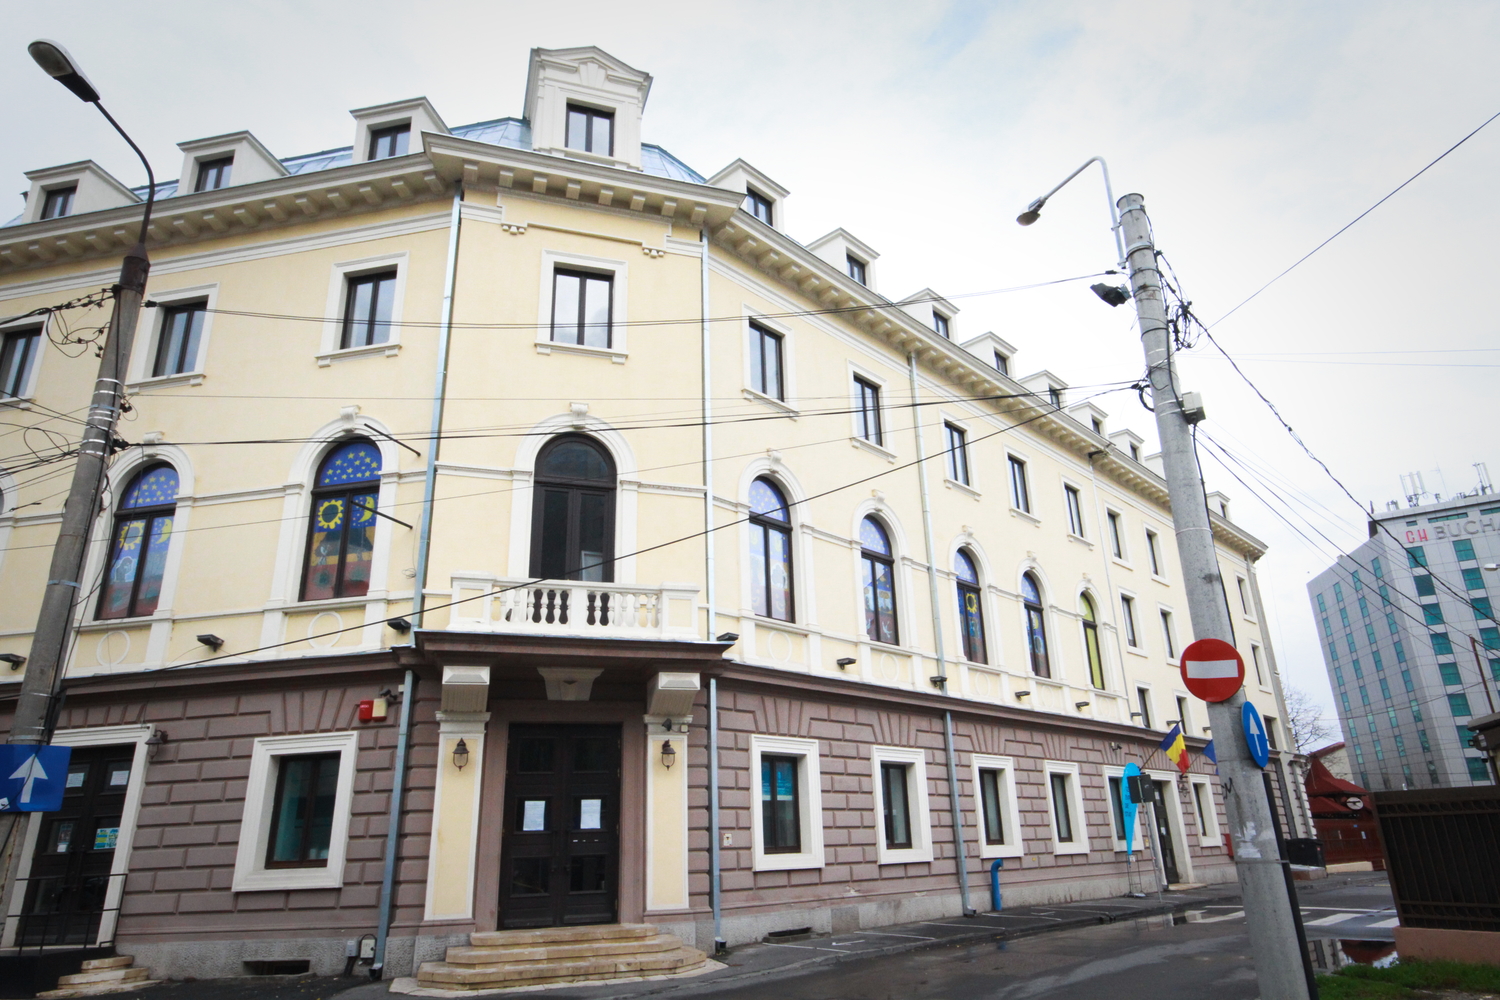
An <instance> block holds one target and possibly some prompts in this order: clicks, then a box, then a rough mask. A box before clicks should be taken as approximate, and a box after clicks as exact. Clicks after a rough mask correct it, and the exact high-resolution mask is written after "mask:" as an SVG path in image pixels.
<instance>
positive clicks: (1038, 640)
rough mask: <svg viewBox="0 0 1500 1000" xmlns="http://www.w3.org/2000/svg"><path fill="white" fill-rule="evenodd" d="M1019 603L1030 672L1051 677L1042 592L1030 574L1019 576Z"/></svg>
mask: <svg viewBox="0 0 1500 1000" xmlns="http://www.w3.org/2000/svg"><path fill="white" fill-rule="evenodd" d="M1021 603H1022V605H1023V606H1024V608H1025V611H1026V648H1027V651H1028V652H1029V653H1030V655H1031V672H1032V673H1034V674H1036V675H1037V676H1038V677H1051V676H1052V664H1051V662H1050V661H1049V660H1048V658H1047V624H1046V621H1045V619H1044V618H1043V617H1042V590H1041V587H1039V586H1037V582H1036V577H1034V576H1032V575H1031V574H1030V573H1025V574H1023V575H1022V576H1021Z"/></svg>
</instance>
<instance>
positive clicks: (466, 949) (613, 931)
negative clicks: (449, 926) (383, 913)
mask: <svg viewBox="0 0 1500 1000" xmlns="http://www.w3.org/2000/svg"><path fill="white" fill-rule="evenodd" d="M469 941H470V944H469V945H468V946H456V947H453V948H449V949H448V952H447V960H446V961H442V962H424V963H423V964H422V967H421V968H420V969H419V970H418V971H417V983H418V985H420V986H424V987H427V988H431V989H445V990H492V989H503V988H506V987H514V986H539V985H543V984H549V983H573V982H588V981H591V980H599V979H628V978H639V977H645V976H660V975H672V974H677V973H683V972H691V971H693V970H696V969H698V968H701V967H702V966H703V964H704V963H705V962H706V961H707V958H708V956H706V955H704V954H703V952H701V951H699V950H698V949H696V948H689V947H686V946H685V945H683V943H682V942H681V941H680V940H678V939H677V938H676V937H674V936H672V935H670V934H658V933H657V931H656V928H655V927H652V926H650V925H649V924H604V925H594V926H588V927H547V928H540V929H536V930H522V931H492V932H480V933H475V934H471V935H469Z"/></svg>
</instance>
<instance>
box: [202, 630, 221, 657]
mask: <svg viewBox="0 0 1500 1000" xmlns="http://www.w3.org/2000/svg"><path fill="white" fill-rule="evenodd" d="M198 641H199V642H201V643H203V645H205V646H207V647H208V648H209V649H211V650H213V651H214V652H215V653H217V652H218V651H219V649H220V648H221V647H222V646H223V645H224V640H223V639H220V638H219V637H218V636H216V635H214V634H213V633H212V632H205V633H203V634H202V635H200V636H198Z"/></svg>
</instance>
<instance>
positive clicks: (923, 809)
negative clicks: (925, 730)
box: [870, 746, 932, 865]
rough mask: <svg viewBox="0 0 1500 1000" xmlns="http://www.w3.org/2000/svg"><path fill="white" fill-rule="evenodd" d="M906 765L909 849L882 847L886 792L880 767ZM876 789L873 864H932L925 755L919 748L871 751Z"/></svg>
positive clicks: (881, 748)
mask: <svg viewBox="0 0 1500 1000" xmlns="http://www.w3.org/2000/svg"><path fill="white" fill-rule="evenodd" d="M882 764H905V765H907V767H906V800H907V802H909V803H910V804H911V817H910V820H911V847H899V848H896V847H887V846H886V845H885V791H884V789H883V788H882V787H881V781H880V765H882ZM870 774H871V777H872V778H873V784H874V786H875V863H876V864H881V865H900V864H910V863H913V862H921V861H931V860H932V814H931V812H930V811H929V809H928V806H927V752H926V751H925V750H923V749H921V748H920V747H878V746H877V747H871V748H870Z"/></svg>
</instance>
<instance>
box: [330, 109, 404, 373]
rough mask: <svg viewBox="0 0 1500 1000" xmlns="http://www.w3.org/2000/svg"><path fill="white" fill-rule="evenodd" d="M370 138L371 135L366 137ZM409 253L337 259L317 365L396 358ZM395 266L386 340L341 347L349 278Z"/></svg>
mask: <svg viewBox="0 0 1500 1000" xmlns="http://www.w3.org/2000/svg"><path fill="white" fill-rule="evenodd" d="M365 141H366V142H368V141H369V138H368V136H367V137H366V139H365ZM409 265H410V255H409V254H407V252H406V251H405V250H401V251H398V252H396V253H388V254H381V255H379V256H377V257H362V258H360V259H359V260H346V261H338V262H336V263H334V265H333V269H332V273H331V274H330V275H329V277H328V303H327V305H326V306H325V307H324V312H323V315H324V316H326V317H327V319H326V320H325V321H324V323H323V343H322V344H321V345H320V349H319V351H318V354H317V361H318V366H319V367H320V368H327V367H328V366H329V365H331V364H333V363H334V362H335V361H342V360H344V359H346V358H370V357H376V356H378V355H384V356H386V357H388V358H394V357H395V356H396V355H398V354H400V353H401V319H402V311H403V309H404V308H405V306H406V276H407V272H408V271H409V270H410V266H409ZM392 268H395V270H396V290H395V293H394V295H393V297H392V300H391V335H390V338H389V339H388V340H386V342H385V343H383V344H366V345H364V346H363V347H340V346H339V342H340V341H341V340H342V338H343V333H344V307H345V306H346V305H347V304H348V301H349V279H351V278H359V277H362V276H364V275H366V274H374V273H375V272H377V271H389V270H391V269H392Z"/></svg>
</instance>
